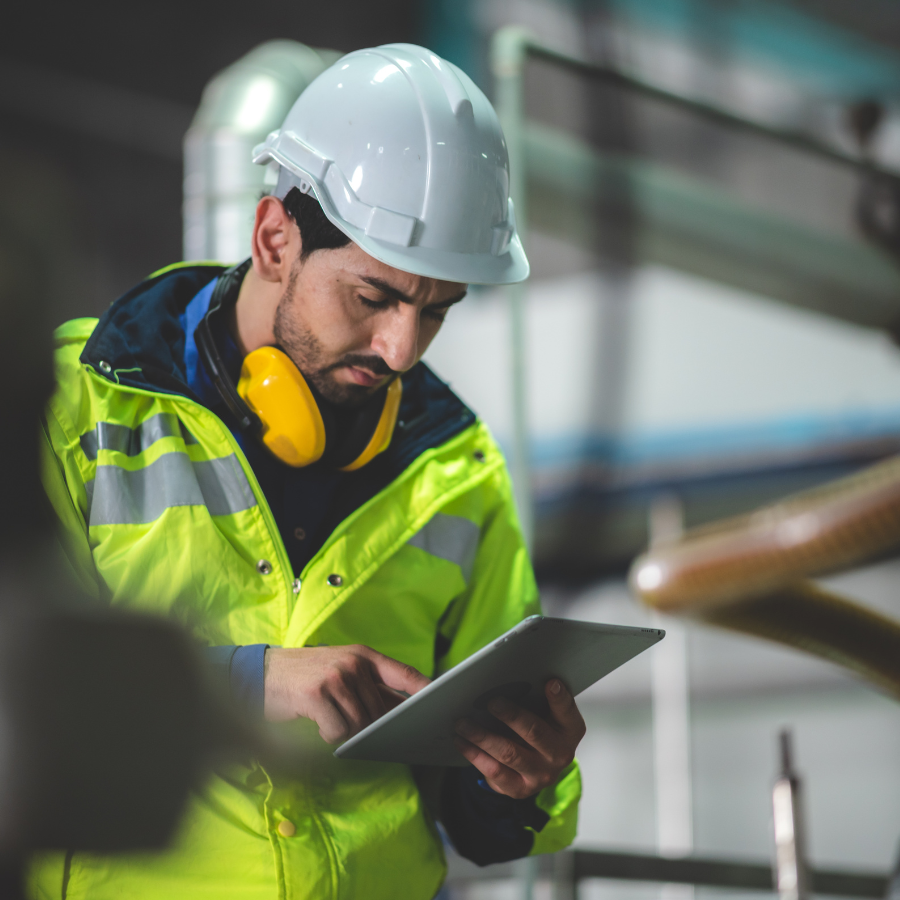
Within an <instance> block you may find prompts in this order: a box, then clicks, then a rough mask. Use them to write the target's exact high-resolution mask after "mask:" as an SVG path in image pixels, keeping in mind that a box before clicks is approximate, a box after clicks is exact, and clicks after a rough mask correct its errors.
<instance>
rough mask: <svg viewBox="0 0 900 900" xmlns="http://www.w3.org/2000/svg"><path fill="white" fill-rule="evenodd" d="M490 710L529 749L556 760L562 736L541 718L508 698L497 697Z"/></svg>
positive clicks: (489, 704) (491, 703)
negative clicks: (531, 748)
mask: <svg viewBox="0 0 900 900" xmlns="http://www.w3.org/2000/svg"><path fill="white" fill-rule="evenodd" d="M488 710H489V711H490V713H491V715H493V716H496V717H497V718H498V719H499V720H500V721H501V722H503V723H504V724H505V725H508V726H509V727H510V728H511V729H512V730H513V731H514V732H515V733H516V734H517V735H518V736H519V737H520V738H522V740H523V741H524V742H525V743H526V744H527V745H528V746H529V747H533V748H534V749H535V750H537V752H538V753H540V754H541V756H543V757H544V759H547V760H553V759H555V757H556V756H557V753H558V749H559V746H558V745H559V744H560V734H559V733H558V732H557V730H556V729H555V728H554V727H553V726H552V725H550V724H548V723H547V722H545V721H544V720H543V719H542V718H541V717H540V716H538V715H535V714H534V713H533V712H531V710H528V709H525V708H524V707H522V706H519V705H518V704H517V703H513V702H512V701H511V700H508V699H507V698H506V697H495V698H494V699H493V700H491V702H490V703H488Z"/></svg>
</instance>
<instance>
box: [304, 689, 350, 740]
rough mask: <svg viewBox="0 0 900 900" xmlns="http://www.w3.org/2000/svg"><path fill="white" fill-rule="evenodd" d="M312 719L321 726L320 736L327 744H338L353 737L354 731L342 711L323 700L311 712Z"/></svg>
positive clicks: (328, 701)
mask: <svg viewBox="0 0 900 900" xmlns="http://www.w3.org/2000/svg"><path fill="white" fill-rule="evenodd" d="M310 718H311V719H312V720H313V721H314V722H315V723H316V725H318V726H319V736H320V737H321V738H322V740H323V741H325V743H327V744H337V743H339V742H340V741H344V740H346V739H347V738H349V737H350V736H351V735H352V730H351V727H350V725H349V724H348V722H347V720H346V719H345V718H344V717H343V715H342V714H341V711H340V710H339V709H338V708H337V707H336V706H335V705H334V703H332V702H330V700H326V699H323V700H322V701H321V702H320V703H318V704H316V706H315V708H314V709H313V710H312V711H311V714H310Z"/></svg>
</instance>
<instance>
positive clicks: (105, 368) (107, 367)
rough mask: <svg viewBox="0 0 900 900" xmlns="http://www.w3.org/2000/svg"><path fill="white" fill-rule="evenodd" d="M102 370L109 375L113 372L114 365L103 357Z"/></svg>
mask: <svg viewBox="0 0 900 900" xmlns="http://www.w3.org/2000/svg"><path fill="white" fill-rule="evenodd" d="M100 371H101V372H102V373H103V374H104V375H109V373H110V372H112V366H111V365H110V364H109V363H108V362H107V361H106V360H105V359H101V360H100Z"/></svg>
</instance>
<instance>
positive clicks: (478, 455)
mask: <svg viewBox="0 0 900 900" xmlns="http://www.w3.org/2000/svg"><path fill="white" fill-rule="evenodd" d="M472 456H474V457H475V462H484V454H483V453H482V452H481V451H480V450H476V451H475V452H474V453H473V454H472Z"/></svg>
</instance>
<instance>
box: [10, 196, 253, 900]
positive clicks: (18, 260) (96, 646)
mask: <svg viewBox="0 0 900 900" xmlns="http://www.w3.org/2000/svg"><path fill="white" fill-rule="evenodd" d="M0 193H2V192H0ZM5 196H6V201H7V203H8V201H9V198H8V195H5ZM22 221H23V220H22V218H21V217H19V216H16V215H15V210H12V209H8V208H7V206H6V204H5V203H4V198H3V197H0V376H2V378H3V383H4V386H5V396H6V401H5V405H4V436H5V440H4V441H3V442H2V444H0V494H2V496H3V498H4V503H3V516H2V517H0V896H3V897H18V896H21V891H22V886H21V878H22V871H23V869H24V866H25V864H26V860H27V857H28V855H29V854H31V853H32V852H34V851H37V850H43V849H59V850H76V849H77V850H86V851H99V852H109V851H124V850H137V849H151V848H159V847H162V846H164V845H165V844H166V842H167V841H168V839H169V838H170V837H171V835H172V834H173V832H174V831H175V828H176V826H177V824H178V819H179V817H180V814H181V811H182V808H183V807H184V805H185V802H186V800H187V797H188V793H189V791H190V789H191V788H192V787H198V786H199V785H200V783H201V779H202V777H203V775H204V773H205V771H206V770H207V769H208V768H209V766H210V764H211V762H212V760H213V757H214V756H216V755H217V754H219V753H220V751H224V750H226V749H228V748H229V746H236V743H237V741H236V740H235V738H236V736H237V735H238V733H239V726H238V727H233V726H232V725H231V724H230V722H229V719H228V716H227V714H225V713H224V707H221V706H220V705H219V703H218V701H217V700H216V699H215V698H214V696H213V695H212V693H211V690H210V689H209V688H208V687H207V683H206V676H205V674H204V671H203V668H202V664H201V662H200V660H199V657H198V656H197V654H196V652H195V649H194V647H193V646H192V644H191V641H190V639H189V638H188V637H187V635H186V634H185V633H184V632H183V631H182V630H181V629H179V628H178V627H176V626H175V625H173V624H171V623H168V622H165V621H162V620H160V619H156V618H149V617H144V616H138V615H123V614H121V613H113V612H110V611H108V610H106V609H98V607H97V604H96V603H95V602H93V601H92V600H90V599H89V598H87V597H85V596H83V595H82V594H81V592H80V591H79V589H78V587H77V586H76V584H75V579H74V578H73V577H72V576H73V572H72V570H71V569H69V568H68V567H67V564H66V563H65V561H64V555H63V553H62V552H61V550H60V548H59V545H58V543H57V541H56V540H55V538H54V517H53V513H52V511H51V509H50V504H49V502H48V500H47V498H46V495H45V493H44V490H43V488H42V486H41V481H40V474H39V470H40V461H41V454H40V452H39V448H38V441H39V438H40V435H41V424H40V423H41V413H42V410H43V408H44V405H45V403H46V402H47V399H48V397H49V394H50V391H51V390H52V386H53V366H52V361H51V352H50V351H51V344H50V327H49V321H50V316H51V315H52V307H51V303H50V298H51V297H52V296H56V295H57V294H58V292H59V285H60V284H62V283H63V278H62V276H64V273H60V272H55V271H54V268H55V265H56V264H57V263H58V260H56V258H55V257H53V256H52V255H48V254H49V252H50V251H52V245H51V247H50V251H48V242H42V241H41V240H39V239H37V238H39V237H40V236H39V235H28V234H27V233H25V232H26V229H25V227H24V226H23V225H22ZM12 223H15V227H13V225H12Z"/></svg>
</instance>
